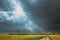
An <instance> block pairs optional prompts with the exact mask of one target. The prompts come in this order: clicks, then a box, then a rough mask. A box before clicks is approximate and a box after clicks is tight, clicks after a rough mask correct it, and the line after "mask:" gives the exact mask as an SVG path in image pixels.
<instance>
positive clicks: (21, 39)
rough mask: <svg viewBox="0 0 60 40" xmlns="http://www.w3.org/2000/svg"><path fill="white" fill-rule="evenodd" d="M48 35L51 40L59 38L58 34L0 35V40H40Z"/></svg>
mask: <svg viewBox="0 0 60 40" xmlns="http://www.w3.org/2000/svg"><path fill="white" fill-rule="evenodd" d="M46 36H48V37H49V38H50V39H51V40H60V35H4V34H1V35H0V40H40V39H42V38H44V37H46Z"/></svg>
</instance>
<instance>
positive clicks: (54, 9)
mask: <svg viewBox="0 0 60 40" xmlns="http://www.w3.org/2000/svg"><path fill="white" fill-rule="evenodd" d="M0 33H2V34H5V33H7V34H10V33H14V34H15V33H17V34H41V33H43V34H48V33H54V34H59V33H60V1H59V0H6V1H4V0H0Z"/></svg>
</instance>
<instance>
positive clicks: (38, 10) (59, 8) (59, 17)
mask: <svg viewBox="0 0 60 40" xmlns="http://www.w3.org/2000/svg"><path fill="white" fill-rule="evenodd" d="M26 6H27V8H28V9H29V11H30V12H31V13H32V17H33V18H34V19H35V22H36V23H38V24H37V25H39V27H40V26H41V27H42V28H43V29H44V30H46V32H48V31H49V32H51V33H60V0H38V1H37V3H36V4H35V5H31V4H30V3H28V2H27V3H26Z"/></svg>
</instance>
